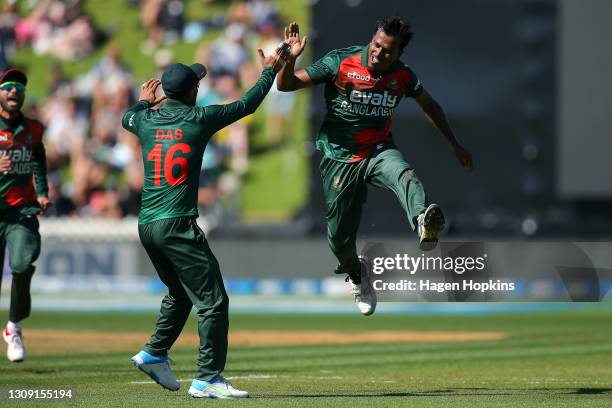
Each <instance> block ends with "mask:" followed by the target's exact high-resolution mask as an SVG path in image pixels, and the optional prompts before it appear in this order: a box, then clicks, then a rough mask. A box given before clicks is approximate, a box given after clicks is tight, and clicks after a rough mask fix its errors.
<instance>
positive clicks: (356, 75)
mask: <svg viewBox="0 0 612 408" xmlns="http://www.w3.org/2000/svg"><path fill="white" fill-rule="evenodd" d="M346 76H347V77H348V78H351V79H359V80H360V81H369V80H370V79H371V77H370V76H369V75H361V74H360V73H358V72H349V73H348V74H346Z"/></svg>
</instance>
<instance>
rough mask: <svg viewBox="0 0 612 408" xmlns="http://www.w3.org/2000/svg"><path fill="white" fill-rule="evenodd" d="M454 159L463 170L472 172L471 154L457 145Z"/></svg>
mask: <svg viewBox="0 0 612 408" xmlns="http://www.w3.org/2000/svg"><path fill="white" fill-rule="evenodd" d="M455 157H456V158H457V161H459V164H461V166H462V167H464V168H465V169H467V170H469V171H470V172H471V171H474V160H473V159H472V154H471V153H470V152H468V151H467V150H466V149H465V148H464V147H463V146H461V145H457V146H455Z"/></svg>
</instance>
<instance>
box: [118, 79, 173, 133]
mask: <svg viewBox="0 0 612 408" xmlns="http://www.w3.org/2000/svg"><path fill="white" fill-rule="evenodd" d="M160 85H161V81H160V80H159V79H149V80H148V81H147V82H145V83H144V84H142V85H141V87H140V95H139V96H138V102H136V103H135V104H134V105H132V106H130V108H129V109H128V110H127V112H125V113H124V114H123V118H121V125H122V126H123V128H124V129H126V130H129V131H130V132H132V133H134V134H136V132H137V124H136V121H135V117H136V114H137V113H138V112H140V111H143V110H145V109H149V108H150V107H152V106H155V105H157V104H158V103H160V102H161V101H163V100H164V99H166V96H165V95H163V96H161V97H156V96H155V91H156V90H157V88H158V87H159V86H160Z"/></svg>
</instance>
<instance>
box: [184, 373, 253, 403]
mask: <svg viewBox="0 0 612 408" xmlns="http://www.w3.org/2000/svg"><path fill="white" fill-rule="evenodd" d="M187 393H188V394H189V395H191V396H192V397H193V398H220V399H235V398H249V393H248V392H246V391H240V390H238V389H236V388H234V386H233V385H232V384H231V383H230V382H229V381H227V380H226V379H225V378H223V376H222V375H217V376H216V377H214V378H213V379H212V380H210V381H202V380H196V379H194V380H193V382H192V383H191V387H189V391H188V392H187Z"/></svg>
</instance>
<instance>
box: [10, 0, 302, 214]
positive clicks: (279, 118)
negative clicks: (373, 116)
mask: <svg viewBox="0 0 612 408" xmlns="http://www.w3.org/2000/svg"><path fill="white" fill-rule="evenodd" d="M196 1H199V2H200V3H201V5H202V7H206V6H207V5H209V4H212V3H219V1H215V0H196ZM24 3H25V4H26V7H25V11H24V10H23V9H24V8H23V7H20V8H18V7H16V1H15V0H4V3H3V6H2V15H1V17H0V69H2V70H4V69H6V67H8V66H11V55H12V53H13V52H14V50H16V49H19V48H20V47H31V49H32V51H33V52H34V53H35V54H37V55H43V54H48V55H51V56H52V57H53V58H54V59H56V60H58V61H75V60H78V59H80V58H82V57H86V56H87V55H90V54H91V53H92V52H94V51H96V50H99V49H104V50H105V52H104V56H103V57H102V58H101V59H99V60H98V61H97V62H96V64H95V65H94V66H93V67H92V68H91V69H90V70H89V72H86V73H84V74H82V75H77V76H75V77H72V78H69V77H67V76H66V75H65V74H64V72H62V68H61V64H60V63H59V62H58V63H54V64H53V65H51V66H50V67H49V70H48V81H47V89H46V95H45V97H44V98H42V99H41V100H40V101H35V100H32V99H31V98H28V97H27V96H26V108H25V113H26V116H29V117H31V118H37V119H39V120H40V121H42V122H43V123H44V124H45V126H46V132H45V147H46V149H47V165H48V178H49V187H50V199H51V200H52V202H53V204H54V206H53V209H52V210H51V211H50V212H49V214H50V215H52V216H77V217H78V216H81V217H101V218H114V219H116V218H121V217H126V216H133V215H137V214H138V210H139V206H140V191H141V189H142V185H143V180H142V177H143V175H142V155H141V152H140V147H139V143H138V140H137V139H136V137H135V136H134V135H132V134H131V133H128V132H126V131H125V130H123V129H122V128H121V116H122V114H123V112H124V111H125V110H126V109H127V108H128V107H129V106H130V105H131V104H132V103H134V102H135V101H136V98H137V96H138V91H139V85H140V82H139V81H137V80H136V79H135V78H134V75H133V74H132V72H131V70H130V69H129V67H128V65H127V64H126V63H124V61H122V59H121V56H120V50H119V48H118V47H117V45H116V44H114V43H113V34H112V33H106V32H104V31H103V30H100V29H99V28H97V27H95V26H94V25H93V24H92V20H91V18H90V17H88V16H87V14H86V12H85V11H84V9H83V4H82V3H83V2H82V1H81V0H27V1H25V2H24ZM221 3H223V4H225V5H226V6H227V7H225V8H224V10H225V12H223V13H221V14H216V15H215V16H214V17H212V18H210V19H207V20H206V21H187V19H186V17H185V6H186V5H185V0H126V1H125V7H137V8H138V9H139V13H140V23H141V25H142V27H143V28H144V29H145V31H146V36H147V37H146V40H145V41H144V42H143V43H142V44H141V46H140V49H139V50H138V51H136V52H140V53H142V54H143V55H152V56H153V58H154V61H155V65H156V69H157V74H156V76H157V77H160V76H161V73H162V72H163V70H164V68H165V67H166V66H168V65H169V64H171V63H173V62H178V61H174V56H173V52H172V51H171V49H170V46H171V45H172V44H175V43H177V42H179V41H188V42H192V43H193V42H199V43H200V45H199V46H198V48H197V51H196V55H194V57H193V58H194V61H197V62H201V63H203V64H204V65H205V66H206V67H207V68H208V71H209V74H208V75H207V77H206V78H205V79H204V80H203V81H202V83H201V84H200V91H199V94H198V102H197V104H198V105H200V106H204V105H208V104H216V103H227V102H230V101H233V100H236V99H238V98H239V97H240V96H241V94H242V93H243V92H244V90H245V89H248V88H249V87H250V86H251V85H252V84H254V83H255V81H256V80H257V78H258V77H259V72H260V68H259V66H258V61H257V59H256V55H255V54H256V53H255V52H254V50H256V49H257V48H262V49H263V50H264V52H265V53H266V55H267V54H268V53H269V52H271V51H272V50H273V49H274V48H275V46H276V45H277V44H278V43H279V42H280V41H281V36H282V27H283V24H282V22H281V21H280V17H279V13H278V10H277V8H276V6H275V4H274V3H273V2H271V1H267V0H250V1H231V2H230V1H221ZM18 10H19V11H18ZM206 32H218V33H219V36H218V37H217V38H216V39H215V40H214V41H206V42H204V41H202V36H203V35H204V34H205V33H206ZM180 62H183V63H191V61H180ZM140 79H141V80H142V78H140ZM293 106H294V95H293V94H281V93H279V92H278V91H276V87H275V86H273V90H272V91H271V92H270V95H269V96H268V97H267V98H266V102H265V106H264V107H263V108H262V109H263V110H264V112H265V131H264V133H265V135H266V137H267V142H266V143H267V146H268V147H270V148H277V147H280V146H282V145H283V144H284V143H285V139H286V129H287V125H288V123H289V119H290V116H291V114H292V111H293ZM252 122H253V118H252V117H247V118H245V119H243V120H241V121H239V122H237V123H235V124H233V125H231V126H229V127H228V128H226V129H223V130H222V131H220V132H219V133H218V134H217V135H215V137H214V138H213V140H212V141H211V143H210V144H209V146H208V148H207V149H206V152H205V155H204V160H203V164H202V173H201V178H200V194H199V204H200V207H201V209H202V211H204V212H211V211H214V212H217V213H218V212H219V211H225V212H227V211H228V210H227V209H228V208H229V209H230V210H229V211H230V212H231V211H232V208H233V211H234V212H236V211H237V210H238V205H237V201H239V198H238V197H239V191H240V187H241V184H242V181H243V177H244V175H245V173H246V171H247V169H248V166H249V154H250V152H249V134H250V133H251V132H252V127H253V126H252V125H253V123H252ZM221 203H224V204H221Z"/></svg>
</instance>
